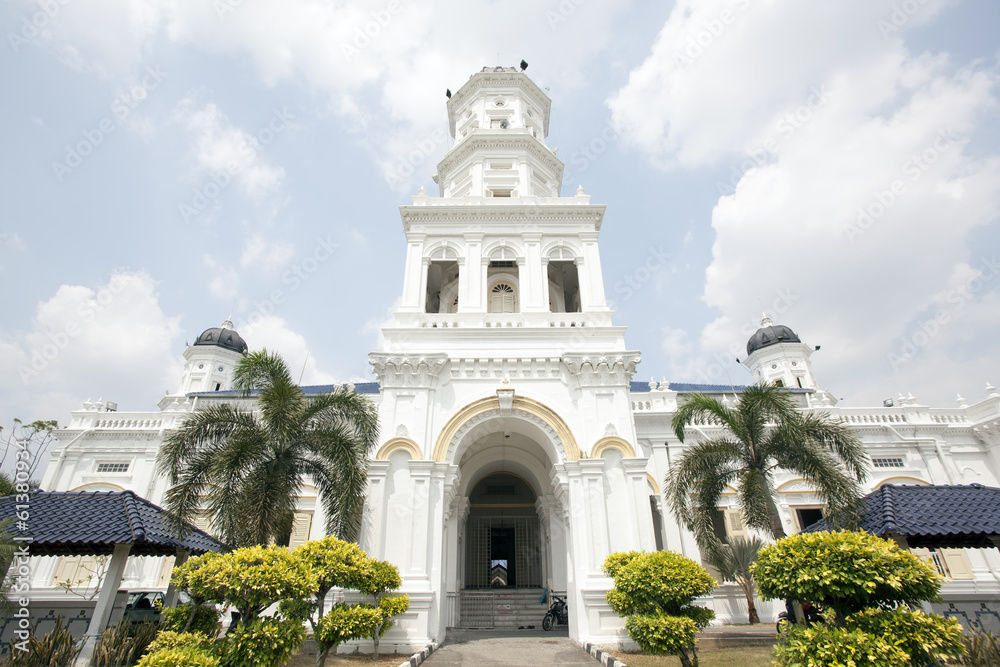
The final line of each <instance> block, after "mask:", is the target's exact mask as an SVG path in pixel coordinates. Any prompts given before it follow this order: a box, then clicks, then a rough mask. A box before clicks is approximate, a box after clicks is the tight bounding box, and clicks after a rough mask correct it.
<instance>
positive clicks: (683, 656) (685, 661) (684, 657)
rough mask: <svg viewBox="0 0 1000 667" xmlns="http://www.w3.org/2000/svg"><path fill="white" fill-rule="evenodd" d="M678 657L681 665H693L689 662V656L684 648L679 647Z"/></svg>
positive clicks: (692, 666) (691, 666)
mask: <svg viewBox="0 0 1000 667" xmlns="http://www.w3.org/2000/svg"><path fill="white" fill-rule="evenodd" d="M678 657H679V658H680V659H681V667H694V665H693V664H691V658H689V657H688V654H687V651H685V650H684V649H681V652H680V655H679V656H678Z"/></svg>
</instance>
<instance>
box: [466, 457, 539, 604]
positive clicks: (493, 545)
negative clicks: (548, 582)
mask: <svg viewBox="0 0 1000 667" xmlns="http://www.w3.org/2000/svg"><path fill="white" fill-rule="evenodd" d="M536 500H537V496H536V494H535V491H534V489H532V488H531V485H530V484H529V483H528V482H527V481H526V480H524V479H523V478H521V477H519V476H517V475H515V474H513V473H506V472H497V473H493V474H491V475H489V476H487V477H484V478H483V479H482V480H480V482H479V483H478V484H476V486H475V488H473V490H472V492H471V493H470V494H469V516H468V518H466V527H465V536H466V539H465V581H464V587H465V588H466V589H486V588H491V589H499V588H541V587H542V583H543V581H542V548H541V537H540V535H541V526H540V522H539V519H538V513H537V510H536V508H535V502H536Z"/></svg>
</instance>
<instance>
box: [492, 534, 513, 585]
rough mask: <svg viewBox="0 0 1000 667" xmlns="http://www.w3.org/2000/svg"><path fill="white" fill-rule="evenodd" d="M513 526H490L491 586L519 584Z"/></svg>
mask: <svg viewBox="0 0 1000 667" xmlns="http://www.w3.org/2000/svg"><path fill="white" fill-rule="evenodd" d="M515 540H516V537H515V536H514V527H513V526H501V527H496V528H490V586H492V587H497V586H517V558H516V557H515Z"/></svg>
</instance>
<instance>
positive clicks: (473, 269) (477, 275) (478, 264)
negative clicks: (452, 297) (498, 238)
mask: <svg viewBox="0 0 1000 667" xmlns="http://www.w3.org/2000/svg"><path fill="white" fill-rule="evenodd" d="M464 238H465V258H464V259H465V261H464V263H460V264H459V268H458V312H460V313H468V312H482V308H483V292H484V290H485V289H486V288H485V287H484V286H483V281H484V278H485V275H486V274H485V272H484V271H482V265H483V262H482V259H483V235H482V234H477V233H469V234H465V235H464Z"/></svg>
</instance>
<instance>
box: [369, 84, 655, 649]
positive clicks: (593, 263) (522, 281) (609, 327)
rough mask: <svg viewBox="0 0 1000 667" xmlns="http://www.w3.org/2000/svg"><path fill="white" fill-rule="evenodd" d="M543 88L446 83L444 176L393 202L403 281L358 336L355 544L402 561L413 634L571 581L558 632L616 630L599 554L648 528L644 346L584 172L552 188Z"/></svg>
mask: <svg viewBox="0 0 1000 667" xmlns="http://www.w3.org/2000/svg"><path fill="white" fill-rule="evenodd" d="M549 107H550V100H549V98H548V97H547V96H546V95H545V93H543V92H542V91H541V90H540V89H539V88H538V86H536V85H535V84H534V83H533V82H532V81H531V80H530V79H529V78H528V77H527V75H526V74H524V72H523V71H518V70H517V69H515V68H510V67H486V68H484V69H483V70H482V71H480V72H477V73H476V74H473V75H472V77H470V78H469V80H468V81H466V82H465V84H464V85H463V86H462V87H461V88H459V89H458V91H457V92H456V93H455V94H454V95H452V96H451V97H450V99H449V101H448V105H447V109H448V123H449V126H450V130H451V134H452V136H454V138H455V143H454V145H453V146H452V147H451V149H450V150H449V151H448V153H447V154H446V155H445V156H444V158H443V159H442V160H441V162H440V163H439V164H438V167H437V174H436V175H435V176H434V180H435V182H436V183H437V184H438V186H439V193H438V194H439V196H438V197H431V196H430V195H428V193H427V192H426V190H424V188H420V190H419V191H418V192H417V194H416V195H414V196H413V199H412V203H411V204H410V205H408V206H401V207H400V216H401V218H402V223H403V233H404V235H405V238H406V245H407V249H406V265H405V268H404V275H403V291H402V296H401V299H400V303H399V307H398V308H397V309H396V312H395V314H394V318H393V321H392V322H391V323H390V324H389V325H387V326H385V327H383V329H382V336H383V346H382V349H381V350H379V351H377V352H372V353H371V355H370V361H371V364H372V367H373V368H374V371H375V376H376V378H377V379H378V382H379V385H380V390H381V392H380V394H381V397H380V403H379V416H380V423H381V432H382V442H381V444H380V447H379V450H378V452H377V454H376V457H375V460H374V461H372V462H371V465H370V467H369V472H368V479H369V487H368V494H367V496H366V501H365V520H364V522H363V525H362V532H361V545H362V547H363V548H364V549H366V550H367V551H368V552H369V553H371V554H373V555H375V556H376V557H378V558H382V559H386V560H389V561H391V562H393V563H394V564H395V565H396V566H397V567H399V569H400V572H401V573H402V575H403V581H404V584H403V590H404V591H406V592H407V593H408V594H409V595H410V601H411V606H410V613H411V614H415V615H416V618H418V619H420V620H419V621H417V622H415V623H414V624H412V626H411V631H410V633H411V634H410V637H411V639H414V638H415V639H416V640H418V642H417V643H419V641H423V640H424V639H425V638H426V639H428V640H440V638H441V637H443V633H444V628H445V627H476V626H475V623H476V621H475V619H471V618H470V614H472V613H473V612H474V609H472V608H471V607H467V606H466V601H467V600H468V599H473V598H472V597H470V596H473V595H474V593H475V591H476V590H478V589H479V588H483V587H496V586H502V587H504V588H505V589H508V588H509V589H512V592H511V593H510V594H511V595H525V596H527V597H526V598H525V599H529V598H530V599H531V600H535V601H537V598H538V595H539V594H540V593H541V591H542V589H545V588H547V589H549V590H550V591H555V592H559V593H563V592H565V593H566V595H567V597H568V600H569V607H570V624H571V627H570V636H571V637H574V638H576V639H577V640H578V641H580V640H583V639H587V640H595V641H596V640H598V639H604V638H613V637H616V636H617V635H618V633H619V631H620V619H618V618H617V616H615V615H614V614H610V610H609V609H608V607H607V602H606V600H605V593H606V592H607V590H608V588H609V587H610V585H611V584H610V580H608V579H607V577H606V576H605V575H604V574H603V572H602V570H601V565H602V564H603V561H604V559H605V557H606V556H607V555H608V554H610V553H612V552H613V551H621V550H626V551H627V550H629V549H653V548H655V540H654V535H653V523H652V514H651V510H650V500H649V497H650V494H651V486H650V482H649V480H648V478H647V475H646V469H647V465H648V461H649V459H648V458H646V457H647V456H648V454H646V453H644V452H643V451H642V449H641V447H640V446H639V445H638V444H637V443H636V437H635V425H634V421H633V419H632V411H631V402H630V394H629V382H630V380H631V378H632V374H633V372H634V371H635V368H636V364H638V362H639V354H638V352H635V351H630V350H628V349H627V348H626V346H625V328H624V327H616V326H614V325H613V324H612V321H611V317H612V313H611V310H610V309H609V308H608V305H607V301H606V299H605V294H604V280H603V276H602V273H601V258H600V252H599V251H598V245H597V239H598V235H599V234H600V231H601V224H602V223H603V220H604V212H605V207H604V206H601V205H597V204H592V203H591V201H590V196H589V195H588V194H587V193H586V192H585V191H584V190H583V188H582V187H580V188H578V189H577V191H576V193H575V194H574V195H573V196H571V197H560V196H559V194H560V189H561V186H562V175H563V164H562V163H561V162H560V161H559V159H558V158H557V157H556V156H555V153H554V151H552V150H551V149H549V148H548V146H546V144H545V138H546V136H547V134H548V125H549ZM513 589H524V590H513ZM532 596H533V597H532ZM507 607H508V608H512V607H511V605H507ZM514 607H517V605H514ZM527 607H528V608H530V609H534V608H535V607H537V603H533V604H529V605H527ZM497 613H498V614H500V615H501V616H504V619H503V620H504V622H508V623H513V624H514V625H513V627H519V626H520V625H525V624H538V623H540V617H539V618H537V619H535V618H521V617H516V618H515V617H513V616H511V617H508V616H509V615H506V614H505V613H504V610H502V609H501V610H497ZM608 619H610V620H608ZM470 623H471V624H472V625H469V624H470ZM616 624H617V625H616ZM422 632H426V633H427V634H426V636H424V635H420V634H419V633H422ZM413 633H418V634H413Z"/></svg>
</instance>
